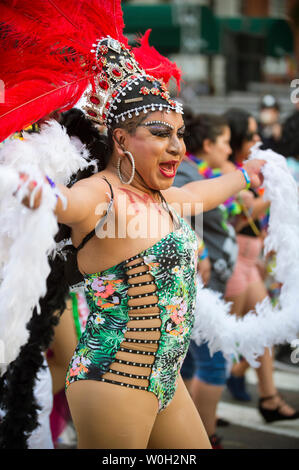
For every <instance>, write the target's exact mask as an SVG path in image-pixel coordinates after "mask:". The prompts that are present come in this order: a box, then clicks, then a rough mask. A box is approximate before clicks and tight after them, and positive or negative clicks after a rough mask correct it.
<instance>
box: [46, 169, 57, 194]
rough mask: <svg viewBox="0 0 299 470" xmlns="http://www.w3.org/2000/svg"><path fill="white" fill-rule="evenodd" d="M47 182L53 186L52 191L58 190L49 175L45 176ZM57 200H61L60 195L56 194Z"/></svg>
mask: <svg viewBox="0 0 299 470" xmlns="http://www.w3.org/2000/svg"><path fill="white" fill-rule="evenodd" d="M45 178H46V180H47V181H48V183H49V185H50V186H51V188H52V189H55V188H56V184H55V183H54V181H53V180H51V178H50V177H49V176H48V175H45ZM55 196H56V199H59V195H58V194H57V193H55Z"/></svg>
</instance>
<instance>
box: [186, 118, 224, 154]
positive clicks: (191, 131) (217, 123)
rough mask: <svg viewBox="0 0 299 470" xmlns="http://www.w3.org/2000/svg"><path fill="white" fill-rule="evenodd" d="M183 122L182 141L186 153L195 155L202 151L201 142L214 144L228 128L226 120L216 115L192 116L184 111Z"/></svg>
mask: <svg viewBox="0 0 299 470" xmlns="http://www.w3.org/2000/svg"><path fill="white" fill-rule="evenodd" d="M184 122H185V126H186V131H185V137H184V141H185V144H186V149H187V152H190V153H197V152H200V151H202V149H203V142H204V140H205V139H209V140H211V141H212V142H215V141H216V139H217V137H218V136H219V135H221V134H222V133H223V129H224V127H226V126H228V123H227V121H226V119H225V118H224V117H223V116H222V115H218V114H197V115H195V114H193V112H192V111H191V110H190V109H188V110H184Z"/></svg>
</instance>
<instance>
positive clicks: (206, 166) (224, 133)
mask: <svg viewBox="0 0 299 470" xmlns="http://www.w3.org/2000/svg"><path fill="white" fill-rule="evenodd" d="M184 120H185V125H186V137H185V143H186V149H187V153H186V156H185V158H184V160H183V162H182V163H181V165H180V167H179V169H178V172H177V175H176V178H175V181H174V185H175V186H182V185H184V184H187V183H189V182H192V181H198V180H204V179H208V178H215V177H217V176H220V175H221V167H222V165H223V163H224V162H226V161H227V159H228V157H229V155H230V153H231V148H230V145H229V141H230V129H229V127H228V125H227V122H226V120H225V119H224V118H223V117H222V116H219V115H212V114H201V115H194V114H193V113H192V112H191V111H188V112H185V115H184ZM236 211H237V203H236V201H235V199H234V198H231V199H229V200H228V201H226V202H225V203H224V204H221V205H220V206H218V207H217V208H216V209H213V210H210V211H208V212H206V213H204V215H203V240H204V246H205V248H204V250H203V251H202V254H201V256H200V261H199V272H200V274H201V277H202V280H203V282H204V284H205V285H206V287H208V288H209V289H212V290H214V291H217V292H220V293H221V294H224V292H225V286H226V281H227V280H228V279H229V277H230V276H231V274H232V272H233V267H234V263H235V261H236V258H237V243H236V237H235V231H234V229H233V227H232V226H231V225H229V224H228V222H227V219H228V217H229V215H231V213H232V212H233V213H235V212H236ZM190 222H191V226H192V228H193V229H195V230H196V231H197V234H198V236H199V237H200V236H201V230H200V229H201V227H196V225H195V224H194V220H193V219H192V218H191V221H190ZM181 374H182V377H183V379H184V381H185V384H186V385H187V387H188V390H189V392H190V394H191V396H192V398H193V400H194V403H195V405H196V407H197V409H198V411H199V414H200V416H201V418H202V421H203V424H204V426H205V428H206V431H207V434H208V436H209V438H210V442H211V445H212V447H213V448H215V449H220V448H222V446H221V439H220V437H219V436H218V435H217V434H216V421H217V419H216V409H217V404H218V402H219V400H220V398H221V394H222V391H223V389H224V386H225V382H226V361H225V359H224V357H223V354H222V353H221V352H217V353H215V354H214V355H212V356H211V355H210V352H209V348H208V346H207V344H206V343H204V344H202V345H200V346H197V345H196V343H195V342H194V341H192V342H191V346H190V348H189V351H188V354H187V357H186V359H185V361H184V363H183V366H182V369H181Z"/></svg>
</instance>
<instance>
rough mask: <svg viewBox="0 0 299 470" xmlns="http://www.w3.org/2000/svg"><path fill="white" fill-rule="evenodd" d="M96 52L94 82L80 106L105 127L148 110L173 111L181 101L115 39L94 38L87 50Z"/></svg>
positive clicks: (178, 106)
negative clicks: (91, 47) (174, 98)
mask: <svg viewBox="0 0 299 470" xmlns="http://www.w3.org/2000/svg"><path fill="white" fill-rule="evenodd" d="M91 52H93V53H94V54H95V56H96V63H97V65H95V66H94V72H95V73H97V71H98V72H99V73H98V74H97V75H96V77H95V86H94V87H93V89H89V90H88V91H87V92H86V93H85V95H84V99H85V103H84V105H82V108H83V109H84V111H85V112H86V114H87V116H88V117H89V118H90V119H91V120H93V121H95V122H97V123H99V124H104V125H106V126H107V127H110V126H112V125H113V124H114V123H118V122H120V121H124V120H125V119H126V118H132V117H133V116H138V115H139V114H140V113H147V112H150V111H167V112H170V111H171V110H172V111H175V112H177V113H180V114H182V113H183V109H182V105H181V103H179V102H177V101H175V100H173V99H172V98H171V97H170V95H169V92H168V90H167V87H166V85H165V83H164V82H163V81H162V80H158V79H157V78H154V77H153V76H151V75H149V74H148V73H146V72H145V71H144V70H143V69H142V68H141V67H140V66H139V64H138V62H137V61H136V59H135V56H134V53H133V52H132V51H130V50H129V49H128V48H127V47H126V46H125V45H124V44H122V43H120V42H119V41H117V40H115V39H113V38H111V37H107V38H104V39H101V40H97V41H96V43H95V44H93V49H92V50H91Z"/></svg>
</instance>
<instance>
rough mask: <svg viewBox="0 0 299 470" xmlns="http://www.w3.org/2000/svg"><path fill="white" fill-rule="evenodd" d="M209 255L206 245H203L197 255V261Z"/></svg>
mask: <svg viewBox="0 0 299 470" xmlns="http://www.w3.org/2000/svg"><path fill="white" fill-rule="evenodd" d="M208 256H209V252H208V249H207V247H206V246H205V247H204V249H203V250H202V252H201V254H200V255H199V261H203V260H204V259H206V258H207V257H208Z"/></svg>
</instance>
